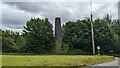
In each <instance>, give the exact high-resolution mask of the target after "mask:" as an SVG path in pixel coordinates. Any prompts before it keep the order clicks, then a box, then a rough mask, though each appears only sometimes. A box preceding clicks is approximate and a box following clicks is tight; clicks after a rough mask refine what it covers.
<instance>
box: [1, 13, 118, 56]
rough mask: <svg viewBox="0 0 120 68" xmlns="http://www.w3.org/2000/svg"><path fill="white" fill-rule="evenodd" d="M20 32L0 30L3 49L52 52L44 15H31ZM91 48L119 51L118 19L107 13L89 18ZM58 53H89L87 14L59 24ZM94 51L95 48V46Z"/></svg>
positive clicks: (50, 32) (50, 29) (50, 31)
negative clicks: (59, 51) (61, 38)
mask: <svg viewBox="0 0 120 68" xmlns="http://www.w3.org/2000/svg"><path fill="white" fill-rule="evenodd" d="M23 27H24V29H23V32H22V33H21V34H20V33H19V32H13V31H10V30H0V39H1V40H2V52H3V53H30V54H56V53H55V50H56V49H57V46H56V44H55V38H54V34H53V25H52V24H51V22H50V21H49V20H48V19H47V18H45V19H39V18H31V20H29V21H27V22H26V26H23ZM93 28H94V38H95V48H96V47H97V46H100V47H101V54H110V52H111V51H112V52H113V54H120V43H119V40H120V20H118V19H116V20H112V18H111V17H110V16H109V15H106V16H105V17H104V18H102V19H100V18H98V19H95V20H94V21H93ZM62 32H63V33H62V37H63V45H62V53H61V54H71V55H74V54H81V55H86V54H92V41H91V22H90V19H89V18H85V19H83V20H79V19H78V20H77V21H68V22H66V23H65V24H64V25H62ZM96 53H97V49H96Z"/></svg>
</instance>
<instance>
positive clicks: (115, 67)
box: [83, 58, 120, 68]
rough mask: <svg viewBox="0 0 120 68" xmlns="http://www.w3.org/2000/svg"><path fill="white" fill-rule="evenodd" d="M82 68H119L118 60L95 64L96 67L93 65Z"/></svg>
mask: <svg viewBox="0 0 120 68" xmlns="http://www.w3.org/2000/svg"><path fill="white" fill-rule="evenodd" d="M83 68H120V58H116V60H115V61H112V62H108V63H102V64H97V65H93V66H90V67H83Z"/></svg>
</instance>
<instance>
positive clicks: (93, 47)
mask: <svg viewBox="0 0 120 68" xmlns="http://www.w3.org/2000/svg"><path fill="white" fill-rule="evenodd" d="M90 22H91V35H92V49H93V55H95V44H94V32H93V16H92V1H91V0H90Z"/></svg>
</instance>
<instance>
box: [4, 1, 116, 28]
mask: <svg viewBox="0 0 120 68" xmlns="http://www.w3.org/2000/svg"><path fill="white" fill-rule="evenodd" d="M2 9H3V10H2V11H3V13H2V19H3V21H2V22H3V23H2V25H3V27H4V28H10V29H14V30H15V29H22V26H23V25H25V23H26V21H28V20H29V19H30V18H31V17H40V18H45V17H47V18H49V20H50V21H51V23H52V24H53V25H54V18H55V17H61V19H62V24H63V23H65V22H67V21H69V20H72V21H75V20H77V19H83V18H84V17H89V15H90V3H89V2H4V3H3V6H2ZM92 9H93V17H94V18H102V17H103V16H104V15H105V14H111V15H112V16H113V18H117V2H104V3H103V2H93V5H92Z"/></svg>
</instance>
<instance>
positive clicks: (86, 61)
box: [2, 55, 114, 67]
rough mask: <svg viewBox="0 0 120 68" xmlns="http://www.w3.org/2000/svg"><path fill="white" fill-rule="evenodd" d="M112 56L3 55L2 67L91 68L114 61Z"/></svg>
mask: <svg viewBox="0 0 120 68" xmlns="http://www.w3.org/2000/svg"><path fill="white" fill-rule="evenodd" d="M113 60H114V57H112V56H100V57H99V56H87V55H86V56H83V55H2V66H81V67H82V66H90V65H94V64H98V63H103V62H110V61H113Z"/></svg>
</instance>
